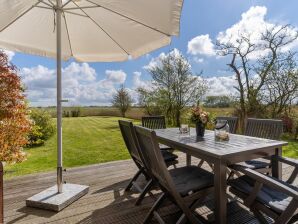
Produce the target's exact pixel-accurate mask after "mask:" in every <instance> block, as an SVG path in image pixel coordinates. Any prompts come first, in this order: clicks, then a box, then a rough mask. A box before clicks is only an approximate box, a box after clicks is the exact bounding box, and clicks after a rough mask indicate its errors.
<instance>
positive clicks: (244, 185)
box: [229, 175, 298, 213]
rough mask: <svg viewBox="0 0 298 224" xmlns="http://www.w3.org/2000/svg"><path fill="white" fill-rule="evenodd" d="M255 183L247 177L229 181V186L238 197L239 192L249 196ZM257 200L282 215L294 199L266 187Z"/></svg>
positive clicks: (291, 186)
mask: <svg viewBox="0 0 298 224" xmlns="http://www.w3.org/2000/svg"><path fill="white" fill-rule="evenodd" d="M271 178H272V179H274V180H276V181H279V182H280V183H282V184H286V185H287V186H288V187H290V188H292V189H294V190H296V191H298V187H295V186H293V185H290V184H287V183H285V182H283V181H281V180H278V179H275V178H273V177H271ZM254 183H255V180H253V179H252V178H250V177H249V176H246V175H244V176H241V177H238V178H237V179H233V180H230V181H229V185H230V186H231V192H232V193H235V194H236V195H237V191H240V192H242V193H244V194H246V195H249V194H250V192H251V191H252V189H253V186H254ZM233 188H235V189H236V190H237V191H234V190H233ZM237 196H240V195H237ZM256 200H258V201H259V202H260V203H262V204H264V205H266V206H267V207H269V208H271V209H272V210H274V211H275V212H277V213H282V212H283V211H284V210H285V209H286V208H287V206H288V205H289V203H290V201H291V200H292V197H289V196H288V195H286V194H284V193H282V192H280V191H278V190H275V189H272V188H270V186H265V185H264V186H263V187H262V189H261V190H260V191H259V193H258V195H257V198H256Z"/></svg>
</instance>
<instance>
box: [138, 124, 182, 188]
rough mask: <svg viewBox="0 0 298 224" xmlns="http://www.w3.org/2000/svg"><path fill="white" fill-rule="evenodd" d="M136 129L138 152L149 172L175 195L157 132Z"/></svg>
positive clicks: (142, 128)
mask: <svg viewBox="0 0 298 224" xmlns="http://www.w3.org/2000/svg"><path fill="white" fill-rule="evenodd" d="M134 129H135V134H136V137H137V144H138V150H139V151H140V155H141V159H142V161H143V163H144V165H145V167H146V168H147V170H148V172H149V173H150V175H151V176H153V177H154V178H155V179H156V180H157V181H158V183H159V184H160V185H161V186H162V187H163V188H164V189H166V190H167V191H168V192H172V193H173V191H175V190H174V183H173V180H172V178H171V176H170V174H169V171H168V169H167V166H166V164H165V161H164V159H163V157H162V154H161V150H160V148H159V144H158V141H157V138H156V134H155V131H152V130H150V129H147V128H144V127H140V126H135V127H134ZM174 194H176V193H174Z"/></svg>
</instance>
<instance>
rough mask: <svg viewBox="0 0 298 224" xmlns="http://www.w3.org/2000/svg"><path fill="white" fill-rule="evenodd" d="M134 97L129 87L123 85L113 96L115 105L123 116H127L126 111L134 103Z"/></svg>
mask: <svg viewBox="0 0 298 224" xmlns="http://www.w3.org/2000/svg"><path fill="white" fill-rule="evenodd" d="M132 102H133V101H132V98H131V96H130V95H129V92H128V91H127V89H125V88H124V86H123V85H122V86H121V87H120V88H119V89H118V90H117V92H116V94H115V95H114V96H113V101H112V103H113V106H114V107H117V108H118V109H119V111H120V113H121V116H122V117H125V113H126V112H127V111H128V110H129V108H130V107H131V105H132Z"/></svg>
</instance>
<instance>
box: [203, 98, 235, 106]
mask: <svg viewBox="0 0 298 224" xmlns="http://www.w3.org/2000/svg"><path fill="white" fill-rule="evenodd" d="M232 103H233V100H232V99H231V97H229V96H207V97H206V99H205V100H204V106H205V107H211V108H212V107H219V108H224V107H230V106H231V105H232Z"/></svg>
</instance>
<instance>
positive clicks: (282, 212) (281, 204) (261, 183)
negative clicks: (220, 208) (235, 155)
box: [228, 156, 298, 224]
mask: <svg viewBox="0 0 298 224" xmlns="http://www.w3.org/2000/svg"><path fill="white" fill-rule="evenodd" d="M273 159H276V160H278V161H279V162H282V163H286V164H288V165H290V166H292V167H294V170H293V172H292V174H291V176H290V177H289V178H288V180H286V181H283V180H279V179H276V178H273V177H271V176H268V175H264V174H262V173H259V172H256V171H255V170H252V169H250V168H247V167H243V166H239V165H234V166H233V169H235V170H237V171H238V172H241V173H242V174H243V175H242V176H240V177H238V178H236V179H232V180H229V182H228V184H229V186H230V192H232V193H233V194H235V195H236V196H237V197H239V198H241V199H242V200H243V202H244V205H246V206H247V207H249V208H250V210H251V211H252V212H253V213H254V215H255V216H256V217H257V218H258V219H259V221H260V222H261V223H268V221H267V219H266V218H265V217H264V215H263V214H265V215H267V216H269V217H271V218H272V219H273V220H274V223H276V224H286V223H298V187H297V186H294V184H293V183H294V181H295V179H296V178H297V174H298V161H297V160H293V159H288V158H283V157H279V156H273Z"/></svg>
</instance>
